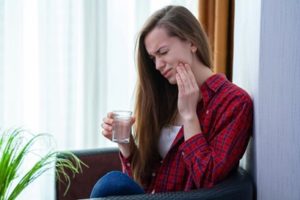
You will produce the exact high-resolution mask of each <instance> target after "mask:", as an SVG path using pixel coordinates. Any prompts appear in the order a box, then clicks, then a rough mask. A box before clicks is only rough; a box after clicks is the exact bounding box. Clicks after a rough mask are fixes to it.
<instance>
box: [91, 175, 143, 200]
mask: <svg viewBox="0 0 300 200" xmlns="http://www.w3.org/2000/svg"><path fill="white" fill-rule="evenodd" d="M133 194H145V191H144V190H143V189H142V188H141V187H140V186H139V185H138V184H137V183H136V182H135V181H134V180H132V179H131V178H130V177H129V176H128V175H126V174H124V173H122V172H119V171H112V172H109V173H107V174H105V175H104V176H103V177H102V178H100V179H99V180H98V181H97V183H96V184H95V185H94V188H93V190H92V193H91V196H90V198H97V197H106V196H119V195H133Z"/></svg>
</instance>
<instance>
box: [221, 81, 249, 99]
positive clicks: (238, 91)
mask: <svg viewBox="0 0 300 200" xmlns="http://www.w3.org/2000/svg"><path fill="white" fill-rule="evenodd" d="M222 89H223V90H224V92H225V93H226V94H227V95H228V97H229V98H230V99H232V100H235V101H240V102H243V103H249V104H252V98H251V96H250V94H249V93H248V92H247V91H246V90H245V89H243V88H241V87H240V86H238V85H236V84H235V83H233V82H230V81H227V83H226V84H224V87H223V88H222Z"/></svg>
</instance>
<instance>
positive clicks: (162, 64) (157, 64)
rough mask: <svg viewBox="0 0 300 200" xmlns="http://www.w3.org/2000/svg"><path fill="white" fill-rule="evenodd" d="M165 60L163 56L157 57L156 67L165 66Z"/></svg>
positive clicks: (158, 68)
mask: <svg viewBox="0 0 300 200" xmlns="http://www.w3.org/2000/svg"><path fill="white" fill-rule="evenodd" d="M164 65H165V62H164V61H163V60H162V59H161V58H156V59H155V67H156V69H157V70H160V69H161V68H162V67H164Z"/></svg>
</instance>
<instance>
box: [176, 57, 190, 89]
mask: <svg viewBox="0 0 300 200" xmlns="http://www.w3.org/2000/svg"><path fill="white" fill-rule="evenodd" d="M177 72H178V75H179V77H180V78H181V80H182V85H183V89H184V90H185V91H190V90H191V89H193V83H192V81H191V78H193V77H191V74H190V73H189V72H188V70H187V69H186V66H185V65H183V64H181V63H180V64H179V65H178V67H177ZM191 73H192V72H191ZM192 76H193V74H192Z"/></svg>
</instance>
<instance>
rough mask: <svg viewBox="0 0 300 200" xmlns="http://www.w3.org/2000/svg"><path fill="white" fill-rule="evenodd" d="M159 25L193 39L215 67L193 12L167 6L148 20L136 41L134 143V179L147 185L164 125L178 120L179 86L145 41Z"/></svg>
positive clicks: (203, 57) (199, 52) (203, 58)
mask: <svg viewBox="0 0 300 200" xmlns="http://www.w3.org/2000/svg"><path fill="white" fill-rule="evenodd" d="M155 27H164V28H165V29H166V30H167V32H168V35H169V36H175V37H178V38H180V39H181V40H184V41H186V40H188V41H191V42H192V43H193V44H194V45H196V46H197V52H196V55H197V57H198V59H199V60H200V61H201V62H202V63H203V64H204V65H206V66H208V67H210V68H211V67H212V59H211V50H210V47H209V44H208V40H207V37H206V35H205V33H204V31H203V29H202V27H201V25H200V24H199V22H198V20H197V19H196V18H195V17H194V16H193V14H192V13H191V12H190V11H189V10H188V9H186V8H185V7H182V6H167V7H164V8H162V9H160V10H158V11H156V12H155V13H154V14H153V15H152V16H151V17H150V18H149V19H148V21H147V22H146V23H145V25H144V27H143V28H142V30H141V31H140V34H139V37H138V39H137V42H136V56H137V70H138V81H137V85H136V102H135V116H136V119H137V120H136V122H135V127H134V128H135V131H134V141H132V142H131V154H132V165H131V166H132V172H133V177H134V179H135V180H136V181H137V182H139V183H140V184H141V185H144V186H147V185H148V184H149V181H150V178H151V172H152V171H151V170H153V167H154V164H155V163H157V161H159V160H160V155H159V153H158V140H159V137H160V132H161V129H162V127H163V126H165V125H166V124H170V123H172V122H174V120H175V117H176V115H177V112H178V111H177V98H178V89H177V85H171V84H170V83H169V82H168V81H167V80H166V79H165V78H164V77H163V76H162V75H161V74H160V73H159V72H158V71H157V70H156V69H155V64H154V62H153V61H152V60H151V59H150V58H149V55H148V52H147V50H146V48H145V44H144V40H145V37H146V36H147V34H148V33H149V32H150V31H151V30H153V29H154V28H155Z"/></svg>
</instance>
